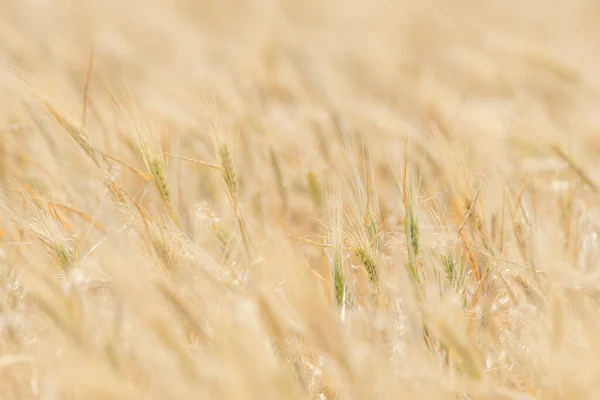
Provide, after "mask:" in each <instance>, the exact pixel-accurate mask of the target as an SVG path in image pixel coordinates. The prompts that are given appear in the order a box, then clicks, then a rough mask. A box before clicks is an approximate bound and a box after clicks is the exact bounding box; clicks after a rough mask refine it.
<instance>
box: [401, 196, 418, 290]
mask: <svg viewBox="0 0 600 400" xmlns="http://www.w3.org/2000/svg"><path fill="white" fill-rule="evenodd" d="M404 232H405V234H406V244H407V247H408V269H409V271H410V274H411V277H412V278H413V280H414V282H415V283H416V284H418V283H419V273H418V271H417V256H418V255H419V224H418V221H417V219H416V218H415V215H414V213H413V209H412V205H410V204H409V206H408V208H407V209H406V214H405V215H404Z"/></svg>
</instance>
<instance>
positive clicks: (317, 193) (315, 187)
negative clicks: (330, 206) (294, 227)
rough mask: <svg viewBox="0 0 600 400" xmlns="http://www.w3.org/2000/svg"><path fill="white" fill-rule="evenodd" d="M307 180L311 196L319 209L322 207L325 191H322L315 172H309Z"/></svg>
mask: <svg viewBox="0 0 600 400" xmlns="http://www.w3.org/2000/svg"><path fill="white" fill-rule="evenodd" d="M306 178H307V180H308V189H309V190H310V195H311V197H312V199H313V202H314V203H315V205H316V206H318V207H320V206H322V205H323V191H322V190H321V185H320V184H319V180H318V179H317V175H316V174H315V173H314V172H313V171H309V172H308V174H307V175H306Z"/></svg>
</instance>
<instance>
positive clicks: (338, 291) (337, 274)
mask: <svg viewBox="0 0 600 400" xmlns="http://www.w3.org/2000/svg"><path fill="white" fill-rule="evenodd" d="M333 285H334V289H335V299H336V302H337V305H338V306H340V307H341V306H342V305H343V303H344V292H345V290H346V284H345V282H344V272H343V271H342V255H341V254H340V252H339V251H336V252H335V259H334V265H333Z"/></svg>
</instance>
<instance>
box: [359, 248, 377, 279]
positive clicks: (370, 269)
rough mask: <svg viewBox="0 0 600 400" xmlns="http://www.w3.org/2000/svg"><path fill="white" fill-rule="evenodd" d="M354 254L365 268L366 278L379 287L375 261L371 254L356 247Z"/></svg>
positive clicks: (364, 249)
mask: <svg viewBox="0 0 600 400" xmlns="http://www.w3.org/2000/svg"><path fill="white" fill-rule="evenodd" d="M355 254H356V255H357V256H358V258H359V260H360V261H361V263H362V264H363V266H364V267H365V271H366V272H367V276H368V277H369V280H370V281H371V282H372V283H373V284H374V285H375V286H378V285H379V272H378V270H377V263H376V262H375V259H374V258H373V256H372V255H371V252H370V251H369V250H368V249H366V248H364V247H357V248H356V250H355Z"/></svg>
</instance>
